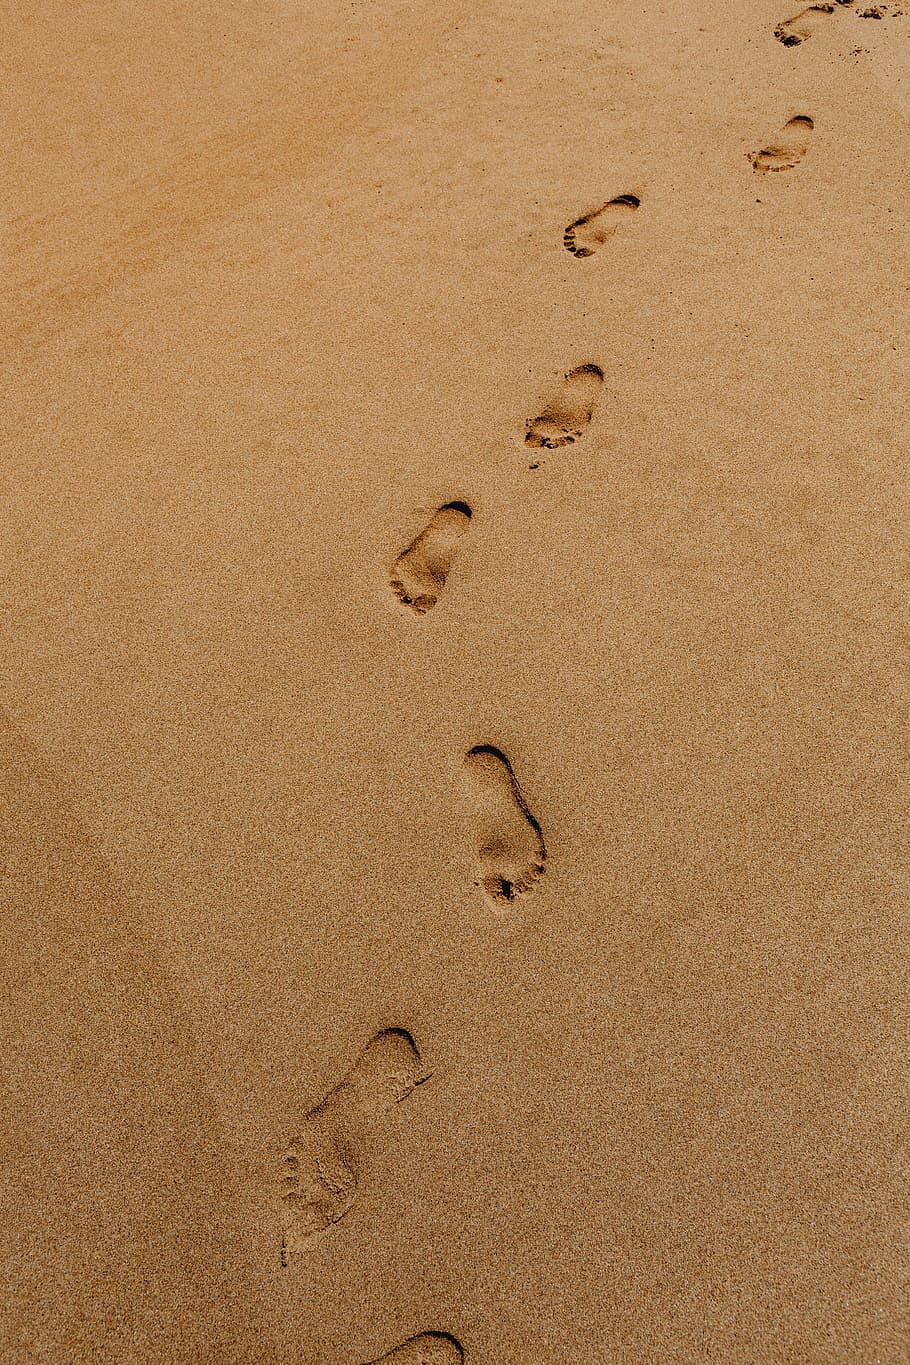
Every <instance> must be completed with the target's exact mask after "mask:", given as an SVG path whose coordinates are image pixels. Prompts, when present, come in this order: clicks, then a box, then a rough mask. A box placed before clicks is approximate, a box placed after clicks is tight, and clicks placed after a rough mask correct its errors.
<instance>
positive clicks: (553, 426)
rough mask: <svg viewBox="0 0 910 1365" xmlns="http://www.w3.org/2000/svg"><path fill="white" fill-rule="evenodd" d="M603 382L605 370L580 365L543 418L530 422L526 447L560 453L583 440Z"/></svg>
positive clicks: (566, 379)
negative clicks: (562, 448)
mask: <svg viewBox="0 0 910 1365" xmlns="http://www.w3.org/2000/svg"><path fill="white" fill-rule="evenodd" d="M603 382H604V374H603V370H602V369H600V367H599V366H598V365H579V366H578V368H577V369H575V370H570V371H569V373H568V374H567V375H566V377H565V379H564V380H563V381H562V383H561V385H560V386H559V388H558V389H557V390H556V391H555V393H553V394H552V396H551V398H550V400H549V402H548V403H547V404H546V406H545V407H544V409H543V411H542V412H541V414H540V416H539V417H535V418H534V420H533V421H531V422H529V423H528V430H527V433H526V435H525V444H526V445H529V446H535V447H541V446H542V447H543V448H544V449H545V450H558V449H559V447H560V446H568V445H571V444H572V443H573V441H577V440H579V439H580V438H581V437H582V436H583V435H584V433H585V431H586V430H587V428H588V424H589V422H590V421H591V418H592V416H593V415H594V406H595V404H596V402H597V396H598V394H599V392H600V386H601V384H602V383H603Z"/></svg>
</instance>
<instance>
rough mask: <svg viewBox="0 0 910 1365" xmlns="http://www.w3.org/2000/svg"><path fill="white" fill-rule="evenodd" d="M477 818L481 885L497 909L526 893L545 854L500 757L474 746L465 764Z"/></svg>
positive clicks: (508, 766) (488, 747)
mask: <svg viewBox="0 0 910 1365" xmlns="http://www.w3.org/2000/svg"><path fill="white" fill-rule="evenodd" d="M464 766H465V774H466V777H467V779H468V785H469V787H470V789H471V795H472V797H473V799H474V805H475V808H476V811H477V814H478V816H479V828H478V834H479V845H478V856H479V859H480V873H481V876H480V884H481V885H482V886H483V889H484V891H485V892H486V894H487V895H488V896H489V897H490V899H491V900H492V901H494V902H495V903H496V904H497V905H498V906H499V907H502V906H504V905H508V904H510V903H511V902H512V901H514V899H515V897H516V896H520V895H521V894H522V893H523V892H525V891H530V890H531V887H532V886H533V885H534V883H535V882H536V881H537V879H538V877H539V876H540V875H541V873H542V872H543V870H544V865H545V864H546V861H547V850H546V847H545V845H544V841H543V835H542V834H541V831H540V826H539V825H538V823H537V821H536V820H535V819H534V816H533V815H532V814H531V812H530V811H529V810H528V807H527V805H526V804H525V799H524V797H523V796H522V794H521V789H520V787H519V785H518V782H517V780H516V777H515V774H514V773H513V771H512V765H511V763H510V762H509V760H508V759H507V758H506V756H505V754H502V753H500V751H499V750H498V749H494V748H492V746H491V745H489V744H478V745H477V746H476V748H474V749H471V750H470V751H469V753H468V754H467V755H466V756H465V760H464Z"/></svg>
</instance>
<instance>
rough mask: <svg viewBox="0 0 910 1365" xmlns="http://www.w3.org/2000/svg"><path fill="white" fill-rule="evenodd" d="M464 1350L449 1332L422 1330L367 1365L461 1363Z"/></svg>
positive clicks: (438, 1364)
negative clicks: (417, 1334)
mask: <svg viewBox="0 0 910 1365" xmlns="http://www.w3.org/2000/svg"><path fill="white" fill-rule="evenodd" d="M463 1360H464V1351H462V1349H461V1346H460V1344H459V1343H458V1342H457V1341H456V1340H455V1338H454V1337H453V1336H450V1335H449V1333H448V1332H421V1333H420V1335H419V1336H416V1337H408V1339H407V1341H403V1342H402V1343H401V1345H400V1346H396V1347H395V1349H394V1350H392V1351H389V1352H387V1354H386V1355H384V1356H379V1357H378V1359H376V1360H371V1361H368V1362H367V1365H461V1362H462V1361H463Z"/></svg>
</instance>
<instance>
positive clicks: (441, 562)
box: [391, 502, 473, 616]
mask: <svg viewBox="0 0 910 1365" xmlns="http://www.w3.org/2000/svg"><path fill="white" fill-rule="evenodd" d="M472 515H473V513H472V512H471V509H470V507H469V506H468V504H467V503H466V502H448V503H446V505H445V507H440V508H439V510H438V511H437V512H435V513H434V514H433V516H432V517H431V518H430V521H429V522H428V523H427V525H426V526H425V527H424V529H423V530H422V531H421V532H420V535H419V536H417V537H416V539H414V540H412V541H411V544H410V545H409V546H408V548H407V549H406V550H404V551H403V552H402V553H401V554H400V555H399V556H398V558H397V559H396V560H395V565H394V567H393V569H392V578H391V587H392V591H393V592H394V594H395V596H396V597H397V598H398V600H399V602H403V603H404V605H405V606H406V607H410V608H411V610H412V611H415V612H417V613H418V615H421V616H422V615H423V614H424V612H427V611H430V610H431V608H432V607H435V605H436V603H437V601H438V600H439V595H440V593H441V592H442V590H443V588H444V587H445V585H446V581H447V579H448V577H449V574H450V572H451V569H452V564H453V563H454V561H455V555H456V554H457V552H458V547H459V545H460V544H461V539H462V536H463V535H464V534H465V532H466V531H467V529H468V526H469V525H470V522H471V517H472Z"/></svg>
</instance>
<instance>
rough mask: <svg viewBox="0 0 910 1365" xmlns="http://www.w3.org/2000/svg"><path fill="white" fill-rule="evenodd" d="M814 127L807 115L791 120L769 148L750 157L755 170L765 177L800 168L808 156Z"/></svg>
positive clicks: (764, 148) (770, 143) (800, 115)
mask: <svg viewBox="0 0 910 1365" xmlns="http://www.w3.org/2000/svg"><path fill="white" fill-rule="evenodd" d="M814 127H815V124H814V123H813V121H812V119H810V118H809V117H808V116H807V115H806V114H797V116H796V118H791V119H790V120H789V122H787V123H785V124H784V126H783V128H781V130H780V132H779V133H778V134H777V136H776V137H775V138H773V139H772V140H771V142H769V143H768V145H767V147H763V148H762V150H761V151H760V152H754V153H753V154H752V155H751V156H750V157H749V160H750V161H751V162H752V166H753V168H754V169H755V170H756V171H758V172H759V174H761V175H763V174H764V173H765V171H789V170H791V169H792V168H793V167H794V166H798V165H799V163H800V162H801V161H802V159H803V157H804V156H805V155H806V151H807V150H808V147H809V135H810V133H811V132H812V129H813V128H814Z"/></svg>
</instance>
